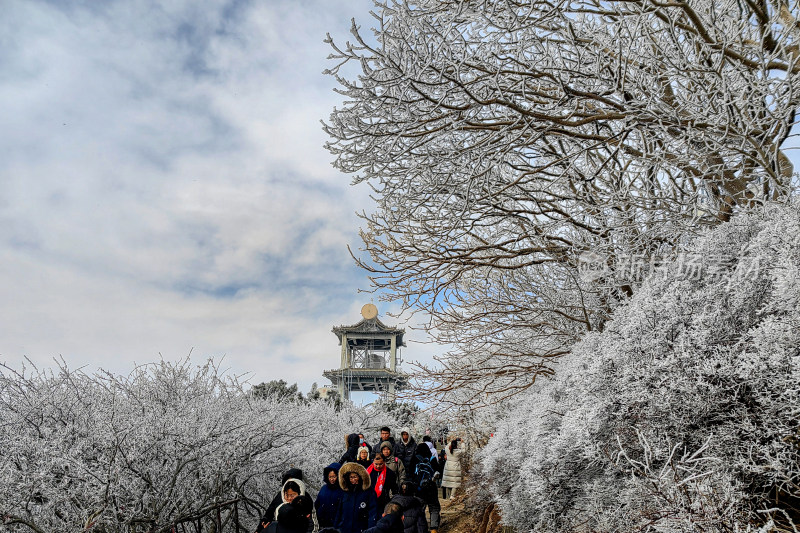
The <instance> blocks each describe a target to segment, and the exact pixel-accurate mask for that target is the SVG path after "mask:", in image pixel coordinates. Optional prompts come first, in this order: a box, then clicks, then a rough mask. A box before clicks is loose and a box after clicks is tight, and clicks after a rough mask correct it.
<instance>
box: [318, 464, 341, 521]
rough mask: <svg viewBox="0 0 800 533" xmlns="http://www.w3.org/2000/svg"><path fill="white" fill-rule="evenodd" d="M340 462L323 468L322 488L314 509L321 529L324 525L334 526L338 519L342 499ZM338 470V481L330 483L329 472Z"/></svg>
mask: <svg viewBox="0 0 800 533" xmlns="http://www.w3.org/2000/svg"><path fill="white" fill-rule="evenodd" d="M340 468H341V465H340V464H339V463H331V464H329V465H328V466H326V467H325V468H324V469H323V470H322V488H321V489H320V490H319V494H317V501H315V502H314V509H316V511H317V522H318V523H319V527H320V529H322V528H324V527H333V523H334V520H336V511H337V509H339V502H340V501H341V499H342V494H344V492H343V491H342V489H341V487H339V479H338V476H339V469H340ZM330 472H336V476H337V479H336V482H335V483H333V484H330V483H328V474H329V473H330Z"/></svg>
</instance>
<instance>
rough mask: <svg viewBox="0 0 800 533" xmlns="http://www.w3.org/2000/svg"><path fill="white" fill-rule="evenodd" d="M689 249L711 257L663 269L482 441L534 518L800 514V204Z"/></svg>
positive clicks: (747, 220)
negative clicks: (690, 266)
mask: <svg viewBox="0 0 800 533" xmlns="http://www.w3.org/2000/svg"><path fill="white" fill-rule="evenodd" d="M687 254H689V255H690V256H693V257H698V258H701V259H702V261H701V268H700V269H699V270H696V269H687V268H685V267H686V265H687V264H690V263H689V262H688V261H681V260H676V262H675V263H674V264H672V265H670V266H669V267H667V268H665V269H664V270H663V271H662V272H660V273H657V274H655V275H653V276H651V277H650V278H648V280H647V281H646V282H645V284H644V285H643V286H642V288H641V290H640V291H639V292H638V293H637V294H636V295H634V296H633V297H632V298H631V300H630V301H629V302H628V303H626V304H625V305H623V306H620V307H619V308H618V309H617V311H616V313H615V315H614V318H613V320H612V321H610V322H609V323H608V324H607V327H606V329H605V331H603V332H594V333H590V334H588V335H587V336H586V338H585V339H583V340H582V341H581V342H580V343H578V344H577V345H576V346H575V347H574V350H573V353H572V354H571V355H569V356H567V357H565V358H563V359H562V360H560V362H559V364H558V367H557V372H556V374H555V376H554V377H553V378H552V379H547V380H541V381H539V382H537V385H536V386H535V387H534V388H533V389H531V390H530V391H528V392H527V393H526V396H525V398H524V399H520V400H519V403H518V405H517V406H516V407H515V408H514V409H513V410H512V412H511V414H510V415H509V416H508V417H507V419H506V420H505V421H503V422H502V424H501V427H500V428H499V429H498V433H497V436H496V437H495V438H494V439H492V440H491V442H490V443H489V445H488V446H487V447H486V449H485V450H484V452H483V453H482V459H481V468H482V472H481V474H480V476H481V479H487V480H491V485H490V490H491V493H492V496H493V498H494V499H495V500H496V501H497V503H498V505H499V506H500V508H501V510H502V515H503V519H504V520H505V521H506V523H508V524H509V525H512V526H514V527H515V528H516V529H517V530H518V531H527V530H534V531H537V532H542V533H544V532H590V531H591V532H611V531H653V532H655V531H670V532H684V531H685V532H690V531H712V532H730V531H737V530H738V531H745V530H748V529H757V528H759V527H763V529H762V530H763V531H793V529H792V526H791V522H792V521H793V522H794V524H800V206H797V205H794V206H789V207H781V208H778V207H775V206H773V207H770V208H768V209H766V210H764V212H763V213H759V214H754V215H751V216H742V217H735V218H734V219H732V220H731V221H730V222H727V223H725V224H724V225H722V226H720V227H718V228H716V229H714V230H713V231H710V232H709V233H707V234H706V235H704V236H703V237H702V238H700V239H698V240H697V241H696V242H694V243H693V244H692V245H691V246H689V247H688V251H687ZM737 528H738V529H737Z"/></svg>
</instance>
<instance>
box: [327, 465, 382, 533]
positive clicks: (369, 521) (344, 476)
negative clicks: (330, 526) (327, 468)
mask: <svg viewBox="0 0 800 533" xmlns="http://www.w3.org/2000/svg"><path fill="white" fill-rule="evenodd" d="M339 486H340V487H341V488H342V491H344V492H343V493H342V499H341V500H340V501H339V509H338V510H337V511H336V519H335V520H334V527H335V528H336V529H338V530H339V531H341V533H362V532H363V531H364V530H365V529H369V528H371V527H373V526H374V525H375V523H376V522H377V521H378V502H377V499H376V498H375V491H374V490H371V488H370V487H371V483H370V477H369V474H367V471H366V470H365V469H364V467H363V466H361V465H360V464H358V463H345V464H343V465H342V468H341V469H340V470H339Z"/></svg>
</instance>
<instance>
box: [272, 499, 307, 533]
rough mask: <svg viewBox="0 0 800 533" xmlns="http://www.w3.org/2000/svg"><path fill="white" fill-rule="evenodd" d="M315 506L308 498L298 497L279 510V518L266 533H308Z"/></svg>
mask: <svg viewBox="0 0 800 533" xmlns="http://www.w3.org/2000/svg"><path fill="white" fill-rule="evenodd" d="M312 509H313V504H312V503H311V498H309V497H308V496H298V497H297V498H295V499H294V500H292V502H291V503H284V504H283V505H281V506H280V508H279V509H278V518H277V519H276V520H273V521H272V522H270V524H269V525H268V526H267V528H266V533H306V532H307V531H308V530H309V527H308V526H309V523H310V522H311V510H312Z"/></svg>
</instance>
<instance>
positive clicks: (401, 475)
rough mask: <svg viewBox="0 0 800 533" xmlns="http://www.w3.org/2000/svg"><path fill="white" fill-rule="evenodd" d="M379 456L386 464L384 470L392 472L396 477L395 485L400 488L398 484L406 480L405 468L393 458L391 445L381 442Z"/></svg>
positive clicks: (398, 460) (401, 462)
mask: <svg viewBox="0 0 800 533" xmlns="http://www.w3.org/2000/svg"><path fill="white" fill-rule="evenodd" d="M380 454H381V455H382V456H383V460H384V461H385V462H386V468H388V469H389V470H391V471H392V472H394V473H395V476H397V485H398V486H400V484H401V483H402V482H403V481H405V480H406V466H405V465H404V464H403V461H401V460H400V459H398V458H397V457H395V455H394V447H393V446H392V443H391V442H389V441H386V440H385V441H383V442H381V451H380Z"/></svg>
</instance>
